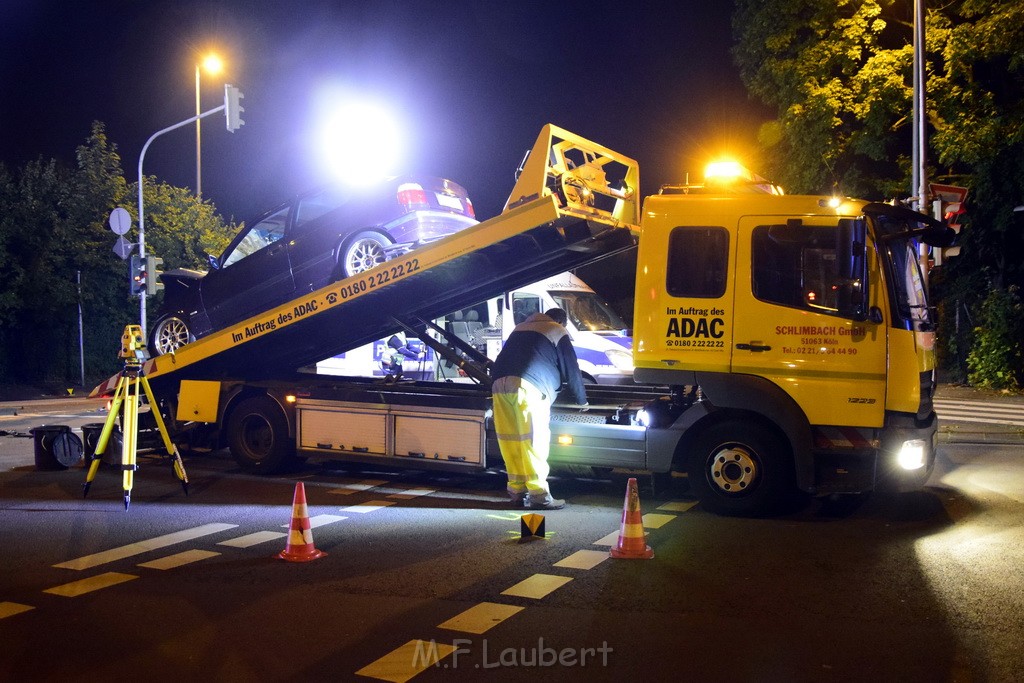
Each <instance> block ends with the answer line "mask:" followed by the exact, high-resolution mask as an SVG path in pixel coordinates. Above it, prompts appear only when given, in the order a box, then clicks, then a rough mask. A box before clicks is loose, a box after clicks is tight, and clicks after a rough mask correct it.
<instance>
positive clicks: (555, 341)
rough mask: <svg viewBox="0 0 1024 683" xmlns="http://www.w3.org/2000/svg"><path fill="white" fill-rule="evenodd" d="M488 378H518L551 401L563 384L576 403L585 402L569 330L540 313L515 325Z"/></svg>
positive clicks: (585, 398) (584, 393)
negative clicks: (535, 388)
mask: <svg viewBox="0 0 1024 683" xmlns="http://www.w3.org/2000/svg"><path fill="white" fill-rule="evenodd" d="M491 377H492V378H493V379H498V378H499V377H521V378H522V379H525V380H526V381H528V382H529V383H530V384H532V385H534V386H535V387H537V388H538V389H540V390H541V391H542V392H544V395H545V396H547V397H548V398H549V399H550V400H552V401H554V400H555V397H556V396H557V395H558V391H559V389H561V388H562V387H563V386H565V387H566V388H567V390H568V391H569V394H570V395H571V396H572V398H573V400H574V401H575V402H576V403H578V404H584V403H586V402H587V392H586V390H585V389H584V388H583V375H582V374H580V367H579V364H578V363H577V361H576V352H575V351H574V350H573V348H572V340H571V339H570V338H569V333H568V332H567V331H566V329H565V328H564V327H562V326H561V325H559V324H558V323H556V322H555V321H554V320H552V319H551V318H549V317H548V316H546V315H544V314H543V313H534V314H533V315H531V316H530V317H529V318H527V319H526V320H524V321H523V322H521V323H519V324H518V325H516V327H515V329H514V330H512V334H510V335H509V336H508V340H507V341H506V342H505V345H504V346H502V347H501V353H499V354H498V357H497V359H495V361H494V367H493V368H492V370H491Z"/></svg>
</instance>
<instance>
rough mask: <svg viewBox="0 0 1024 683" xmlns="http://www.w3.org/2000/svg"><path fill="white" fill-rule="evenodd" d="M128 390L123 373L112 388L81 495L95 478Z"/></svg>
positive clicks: (83, 495)
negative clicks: (105, 417)
mask: <svg viewBox="0 0 1024 683" xmlns="http://www.w3.org/2000/svg"><path fill="white" fill-rule="evenodd" d="M127 390H128V378H127V377H126V376H125V375H121V379H119V380H118V381H117V389H115V390H114V400H113V401H112V402H111V404H110V412H108V413H107V419H106V420H104V422H103V429H102V430H100V438H99V439H98V440H97V441H96V451H95V452H94V454H93V460H92V462H91V463H89V471H88V472H87V473H86V475H85V483H84V484H82V497H83V498H84V497H86V496H88V495H89V487H90V486H92V482H93V479H95V478H96V473H97V472H99V469H100V461H101V460H102V458H101V457H100V456H102V455H103V454H104V453H105V452H106V450H107V443H108V442H109V441H110V435H111V433H113V431H114V423H115V422H117V411H118V410H119V409H120V408H121V403H122V402H123V401H124V394H125V392H126V391H127Z"/></svg>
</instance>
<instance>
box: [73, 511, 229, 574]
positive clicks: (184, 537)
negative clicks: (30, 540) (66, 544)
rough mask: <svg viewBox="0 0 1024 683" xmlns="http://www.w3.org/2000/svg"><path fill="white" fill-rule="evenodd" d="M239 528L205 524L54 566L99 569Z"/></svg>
mask: <svg viewBox="0 0 1024 683" xmlns="http://www.w3.org/2000/svg"><path fill="white" fill-rule="evenodd" d="M237 526H238V525H237V524H220V523H213V524H203V525H202V526H197V527H194V528H192V529H185V530H184V531H177V532H175V533H173V534H165V535H163V536H157V537H156V538H150V539H148V540H145V541H139V542H138V543H130V544H128V545H123V546H121V547H120V548H112V549H110V550H104V551H103V552H101V553H96V554H94V555H86V556H85V557H79V558H77V559H74V560H68V561H67V562H61V563H60V564H55V565H53V566H54V567H57V568H58V569H76V570H82V569H92V568H93V567H98V566H99V565H101V564H106V563H108V562H114V561H115V560H123V559H124V558H126V557H131V556H133V555H141V554H142V553H148V552H149V551H151V550H159V549H160V548H166V547H167V546H169V545H174V544H175V543H182V542H183V541H191V540H192V539H194V538H199V537H201V536H208V535H210V534H215V533H218V532H220V531H226V530H227V529H234V528H235V527H237Z"/></svg>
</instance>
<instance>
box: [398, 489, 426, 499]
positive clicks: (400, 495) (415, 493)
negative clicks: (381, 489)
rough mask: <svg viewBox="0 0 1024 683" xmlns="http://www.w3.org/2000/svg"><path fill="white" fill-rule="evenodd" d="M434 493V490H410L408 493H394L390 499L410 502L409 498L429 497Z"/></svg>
mask: <svg viewBox="0 0 1024 683" xmlns="http://www.w3.org/2000/svg"><path fill="white" fill-rule="evenodd" d="M433 492H434V489H409V490H408V491H402V492H401V493H392V494H391V495H390V496H388V498H397V499H399V500H408V499H409V498H419V497H420V496H429V495H430V494H431V493H433Z"/></svg>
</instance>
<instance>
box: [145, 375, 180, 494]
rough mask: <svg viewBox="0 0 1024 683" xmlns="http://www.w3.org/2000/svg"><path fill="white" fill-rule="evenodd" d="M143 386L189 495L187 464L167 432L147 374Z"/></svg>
mask: <svg viewBox="0 0 1024 683" xmlns="http://www.w3.org/2000/svg"><path fill="white" fill-rule="evenodd" d="M141 379H142V388H143V389H145V390H146V399H147V400H148V401H149V410H150V412H151V413H153V419H154V420H155V421H156V427H157V429H158V430H160V437H161V438H162V439H163V441H164V449H165V450H166V451H167V455H169V456H170V457H171V464H172V466H173V468H174V474H175V475H176V476H177V477H178V480H179V481H180V482H181V488H182V489H184V490H185V495H186V496H187V495H188V475H187V474H186V473H185V464H184V463H183V462H182V461H181V454H180V453H178V447H177V446H175V445H174V444H173V443H171V436H170V434H168V432H167V425H166V424H164V418H163V416H162V415H161V414H160V409H159V407H158V406H157V403H156V398H155V397H154V396H153V390H152V389H150V388H149V380H148V379H146V376H145V375H142V376H141Z"/></svg>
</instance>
